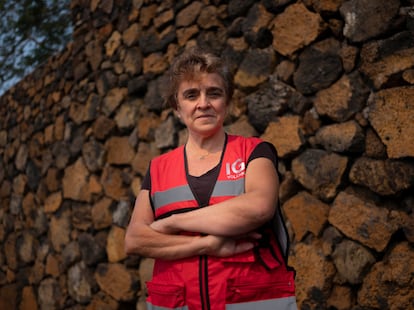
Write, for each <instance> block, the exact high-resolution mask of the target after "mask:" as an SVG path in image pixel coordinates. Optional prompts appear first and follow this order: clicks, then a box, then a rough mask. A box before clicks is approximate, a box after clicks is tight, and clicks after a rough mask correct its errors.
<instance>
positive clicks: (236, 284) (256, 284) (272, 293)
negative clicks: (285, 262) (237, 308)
mask: <svg viewBox="0 0 414 310" xmlns="http://www.w3.org/2000/svg"><path fill="white" fill-rule="evenodd" d="M269 276H270V274H267V275H264V276H263V275H262V276H260V275H256V276H254V277H241V278H237V279H229V280H228V281H227V293H226V302H227V303H230V304H232V303H243V302H250V301H257V300H270V299H275V300H276V299H278V298H285V297H292V296H294V295H295V284H294V279H293V273H292V274H290V272H287V273H282V274H281V273H273V275H272V276H271V277H269Z"/></svg>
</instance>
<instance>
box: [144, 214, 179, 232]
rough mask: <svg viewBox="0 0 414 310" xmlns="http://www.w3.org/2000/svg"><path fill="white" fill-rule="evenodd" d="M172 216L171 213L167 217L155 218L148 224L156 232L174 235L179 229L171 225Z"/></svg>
mask: <svg viewBox="0 0 414 310" xmlns="http://www.w3.org/2000/svg"><path fill="white" fill-rule="evenodd" d="M173 216H174V215H171V216H169V217H167V218H164V219H161V220H156V221H154V222H152V223H151V224H150V227H151V228H152V229H154V230H155V231H157V232H160V233H163V234H168V235H175V234H178V233H179V230H178V229H176V228H175V227H174V226H173V219H172V218H173Z"/></svg>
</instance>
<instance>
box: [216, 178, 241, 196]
mask: <svg viewBox="0 0 414 310" xmlns="http://www.w3.org/2000/svg"><path fill="white" fill-rule="evenodd" d="M243 192H244V178H243V179H239V180H236V181H218V182H217V183H216V185H215V186H214V190H213V194H212V197H222V196H238V195H240V194H242V193H243Z"/></svg>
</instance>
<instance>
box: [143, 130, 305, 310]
mask: <svg viewBox="0 0 414 310" xmlns="http://www.w3.org/2000/svg"><path fill="white" fill-rule="evenodd" d="M261 141H262V140H260V139H258V138H244V137H239V136H232V135H228V136H227V141H226V147H225V152H224V154H223V155H222V159H221V163H220V164H221V167H220V173H219V176H218V179H217V182H216V184H215V186H214V189H213V191H212V194H211V197H210V204H215V203H218V202H220V201H224V200H226V199H230V198H232V197H235V196H238V195H240V194H242V193H243V192H244V181H245V168H246V163H247V160H248V158H249V155H250V154H251V152H252V151H253V149H254V148H255V147H256V146H257V144H259V143H260V142H261ZM150 174H151V203H152V207H153V209H154V215H155V219H159V218H163V217H166V216H168V215H171V214H172V213H175V212H184V211H191V210H194V209H197V208H199V207H200V206H199V204H198V202H197V200H196V198H195V197H194V195H193V192H192V190H191V188H190V187H189V185H188V182H187V173H186V166H185V159H184V147H183V146H181V147H179V148H177V149H175V150H173V151H171V152H169V153H166V154H163V155H161V156H159V157H157V158H155V159H153V160H152V162H151V166H150ZM278 211H279V212H277V216H276V217H275V221H276V223H274V224H273V225H271V224H270V223H269V225H264V226H263V227H262V228H261V229H260V231H261V232H262V235H263V236H264V238H262V239H263V241H262V242H260V244H259V245H258V246H257V247H255V248H254V249H252V250H249V251H247V252H244V253H241V254H237V255H234V256H231V257H226V258H218V257H213V256H207V255H204V256H194V257H188V258H184V259H178V260H174V261H166V260H161V259H156V260H155V265H154V271H153V278H152V280H151V281H149V282H147V291H148V298H147V307H148V309H156V310H161V309H189V310H193V309H194V310H209V309H211V310H216V309H217V310H219V309H233V310H242V309H249V310H250V309H272V310H274V309H289V310H293V309H297V307H296V299H295V285H294V271H293V270H292V269H290V268H288V267H287V250H288V249H287V247H288V242H287V240H288V239H287V233H286V229H285V226H284V223H283V220H282V218H281V216H280V210H278ZM272 227H276V228H277V229H276V230H275V229H272Z"/></svg>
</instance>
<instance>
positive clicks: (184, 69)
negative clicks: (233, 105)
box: [164, 46, 234, 109]
mask: <svg viewBox="0 0 414 310" xmlns="http://www.w3.org/2000/svg"><path fill="white" fill-rule="evenodd" d="M199 73H216V74H218V75H219V76H220V77H221V78H222V80H223V86H224V91H225V95H226V104H229V103H230V100H231V98H232V97H233V92H234V82H233V74H232V73H231V72H230V70H229V68H228V66H227V65H226V64H225V62H224V61H223V60H222V59H221V58H220V57H218V56H216V55H215V54H213V53H211V52H209V51H207V50H204V49H202V48H200V47H198V46H195V47H191V48H188V49H186V50H184V52H183V53H182V54H180V55H179V56H178V57H177V58H176V59H175V60H174V61H173V63H172V65H171V67H170V69H169V71H168V83H169V84H168V85H167V86H166V89H165V93H164V100H165V103H166V104H167V105H168V106H170V107H172V108H173V109H177V105H178V102H177V92H178V87H179V86H180V83H181V82H182V81H183V80H191V79H194V78H196V75H197V74H199Z"/></svg>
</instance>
